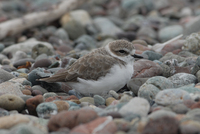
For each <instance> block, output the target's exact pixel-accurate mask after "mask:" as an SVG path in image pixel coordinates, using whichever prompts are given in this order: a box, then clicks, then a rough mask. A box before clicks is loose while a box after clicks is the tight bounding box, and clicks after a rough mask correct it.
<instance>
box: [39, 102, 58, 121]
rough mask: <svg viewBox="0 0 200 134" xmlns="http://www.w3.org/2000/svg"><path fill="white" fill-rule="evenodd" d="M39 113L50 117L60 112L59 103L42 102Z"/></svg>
mask: <svg viewBox="0 0 200 134" xmlns="http://www.w3.org/2000/svg"><path fill="white" fill-rule="evenodd" d="M36 111H37V115H38V116H39V117H40V118H44V119H48V118H50V117H51V115H55V114H57V113H58V109H57V105H56V104H55V103H52V102H43V103H40V104H39V105H38V106H37V108H36Z"/></svg>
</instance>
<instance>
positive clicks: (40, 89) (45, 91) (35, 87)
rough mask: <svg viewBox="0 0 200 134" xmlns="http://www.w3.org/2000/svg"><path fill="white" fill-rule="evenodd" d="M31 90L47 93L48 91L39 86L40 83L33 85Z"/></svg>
mask: <svg viewBox="0 0 200 134" xmlns="http://www.w3.org/2000/svg"><path fill="white" fill-rule="evenodd" d="M32 90H33V91H34V90H38V91H40V92H41V93H42V94H45V93H48V91H47V90H46V89H44V88H43V87H41V86H40V85H35V86H32Z"/></svg>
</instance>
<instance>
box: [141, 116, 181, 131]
mask: <svg viewBox="0 0 200 134" xmlns="http://www.w3.org/2000/svg"><path fill="white" fill-rule="evenodd" d="M178 130H179V122H178V120H177V119H176V118H175V117H170V116H166V115H163V116H161V117H159V118H155V119H153V118H151V120H149V121H148V123H147V124H146V125H145V127H144V130H143V132H142V134H161V133H162V134H169V133H170V134H177V133H178Z"/></svg>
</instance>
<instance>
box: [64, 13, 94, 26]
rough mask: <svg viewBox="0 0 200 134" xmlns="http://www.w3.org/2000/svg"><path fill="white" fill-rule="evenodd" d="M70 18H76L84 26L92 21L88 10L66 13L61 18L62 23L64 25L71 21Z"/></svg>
mask: <svg viewBox="0 0 200 134" xmlns="http://www.w3.org/2000/svg"><path fill="white" fill-rule="evenodd" d="M70 19H74V20H76V21H77V22H80V24H81V25H82V26H84V27H85V26H86V25H89V24H91V23H92V19H91V17H90V15H89V13H88V12H87V11H86V10H74V11H71V12H69V13H66V14H65V15H64V16H63V17H62V18H61V25H62V26H64V25H65V24H66V23H68V22H69V21H70Z"/></svg>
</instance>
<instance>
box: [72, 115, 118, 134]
mask: <svg viewBox="0 0 200 134" xmlns="http://www.w3.org/2000/svg"><path fill="white" fill-rule="evenodd" d="M99 126H104V127H99ZM116 131H117V126H116V125H115V123H114V122H113V121H112V117H110V116H108V117H99V118H97V119H95V120H93V121H91V122H89V123H87V124H83V125H79V126H77V127H75V128H74V129H72V131H71V133H82V134H89V133H97V134H98V133H99V134H100V133H102V134H103V133H104V134H109V133H115V132H116Z"/></svg>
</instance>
